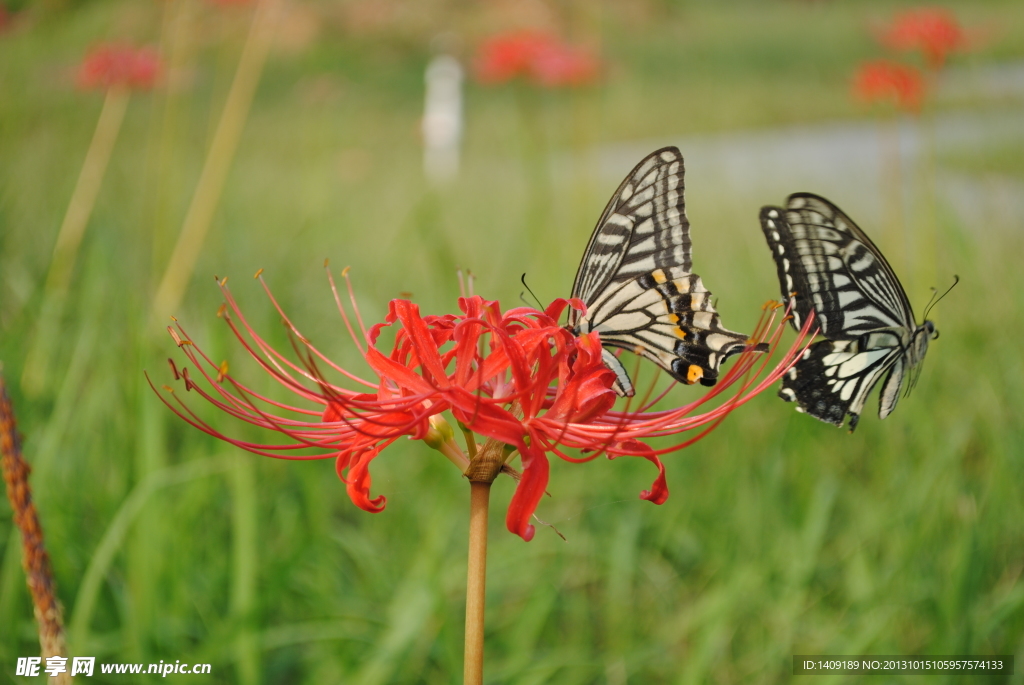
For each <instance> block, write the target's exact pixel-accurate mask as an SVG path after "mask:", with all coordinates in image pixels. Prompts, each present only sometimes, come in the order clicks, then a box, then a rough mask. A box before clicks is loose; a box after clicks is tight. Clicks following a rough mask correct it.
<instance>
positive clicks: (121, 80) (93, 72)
mask: <svg viewBox="0 0 1024 685" xmlns="http://www.w3.org/2000/svg"><path fill="white" fill-rule="evenodd" d="M160 71H161V66H160V57H159V56H158V55H157V53H156V51H154V50H152V49H150V48H133V47H131V46H128V45H113V44H110V45H101V46H99V47H96V48H94V49H93V50H91V51H90V52H89V54H87V55H86V56H85V59H83V60H82V65H81V66H80V67H79V69H78V85H79V87H81V88H86V89H94V88H95V89H107V88H113V87H122V88H129V89H133V90H146V89H149V88H152V87H153V85H154V84H155V83H156V80H157V78H159V76H160Z"/></svg>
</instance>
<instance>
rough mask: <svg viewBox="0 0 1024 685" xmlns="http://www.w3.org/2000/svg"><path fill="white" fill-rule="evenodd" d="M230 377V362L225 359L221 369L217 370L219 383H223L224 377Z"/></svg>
mask: <svg viewBox="0 0 1024 685" xmlns="http://www.w3.org/2000/svg"><path fill="white" fill-rule="evenodd" d="M227 375H228V362H227V360H226V359H225V360H224V361H222V362H221V363H220V368H219V369H217V382H218V383H223V382H224V377H225V376H227Z"/></svg>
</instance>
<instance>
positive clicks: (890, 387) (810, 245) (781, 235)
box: [761, 193, 927, 431]
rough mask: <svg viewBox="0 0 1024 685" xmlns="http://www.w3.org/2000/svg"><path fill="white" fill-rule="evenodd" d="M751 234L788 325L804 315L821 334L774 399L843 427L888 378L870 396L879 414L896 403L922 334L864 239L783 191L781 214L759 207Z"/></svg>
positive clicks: (833, 210) (819, 204)
mask: <svg viewBox="0 0 1024 685" xmlns="http://www.w3.org/2000/svg"><path fill="white" fill-rule="evenodd" d="M761 228H762V230H763V231H764V234H765V238H766V240H767V241H768V247H769V249H770V250H771V252H772V257H774V259H775V264H776V267H777V269H778V276H779V285H780V287H781V289H782V297H783V299H784V300H785V301H787V302H788V303H789V304H790V305H791V313H792V315H793V325H794V326H795V327H797V328H799V327H800V325H801V324H802V323H803V321H805V320H806V317H807V316H808V315H809V314H810V313H811V312H812V311H813V312H814V314H815V317H816V320H817V322H818V325H819V326H820V327H821V334H822V335H823V336H824V337H825V338H827V340H822V341H820V342H817V343H815V344H814V345H812V346H811V347H810V348H809V349H808V350H807V352H805V353H804V356H803V357H802V358H801V359H800V360H799V361H798V362H797V363H796V365H795V366H794V367H793V368H792V369H790V371H789V372H788V373H787V375H786V377H785V378H784V379H783V383H782V390H781V391H780V392H779V396H780V397H782V398H783V399H784V400H787V401H790V402H794V401H795V402H798V403H799V409H800V410H802V411H805V412H807V413H808V414H810V415H812V416H814V417H815V418H817V419H820V420H822V421H826V422H829V423H833V424H835V425H837V426H841V425H842V424H843V421H844V419H845V417H846V415H847V414H849V415H850V430H851V431H852V430H853V429H854V428H855V427H856V426H857V421H858V419H859V417H860V414H861V411H862V410H863V407H864V402H865V401H866V400H867V396H868V394H869V393H870V392H871V389H872V388H873V387H874V386H875V384H876V383H877V382H878V381H879V379H880V378H881V377H882V376H883V375H884V374H885V373H886V371H888V372H889V375H888V377H887V378H886V381H885V384H884V385H883V388H882V392H881V394H880V395H879V412H878V415H879V417H880V418H883V419H884V418H885V417H886V416H888V415H889V414H890V413H891V412H892V410H893V409H894V408H895V406H896V402H897V400H898V399H899V394H900V388H901V387H902V385H903V380H904V378H905V376H906V372H907V370H908V369H913V368H914V366H916V365H917V364H919V363H920V360H921V358H923V356H924V350H925V349H926V348H927V336H925V342H924V345H923V346H920V345H917V344H914V345H911V344H910V343H911V341H912V340H918V339H919V334H920V332H921V330H922V329H923V327H922V328H918V327H917V326H915V323H914V313H913V310H912V309H911V307H910V302H909V300H908V299H907V295H906V292H905V291H904V290H903V286H902V285H901V284H900V281H899V279H898V278H897V277H896V274H895V273H894V272H893V270H892V267H891V266H890V265H889V263H888V262H887V261H886V259H885V257H884V256H883V255H882V253H881V252H880V251H879V250H878V248H877V247H876V246H875V244H874V243H873V242H871V239H870V238H868V237H867V235H866V234H865V233H864V231H862V230H861V229H860V227H859V226H857V224H855V223H854V222H853V220H851V219H850V218H849V217H848V216H846V214H844V213H843V212H842V210H840V209H839V208H838V207H836V206H835V205H833V204H832V203H831V202H829V201H828V200H826V199H824V198H822V197H819V196H817V195H812V194H810V193H796V194H794V195H790V196H789V199H788V201H787V206H786V208H785V209H783V208H781V207H764V208H762V210H761Z"/></svg>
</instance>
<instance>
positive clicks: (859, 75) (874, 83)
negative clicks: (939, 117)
mask: <svg viewBox="0 0 1024 685" xmlns="http://www.w3.org/2000/svg"><path fill="white" fill-rule="evenodd" d="M924 93H925V85H924V76H923V75H922V74H921V72H920V71H919V70H918V69H916V68H914V67H911V66H907V65H905V64H899V63H898V62H890V61H888V60H874V61H871V62H864V63H863V64H861V65H860V67H859V68H858V69H857V71H856V73H855V74H854V77H853V95H854V97H855V98H857V99H858V100H861V101H862V102H866V103H868V104H872V103H875V102H891V103H893V104H895V105H896V107H898V108H900V109H904V110H908V111H915V112H916V111H917V110H919V109H920V108H921V103H922V102H923V100H924Z"/></svg>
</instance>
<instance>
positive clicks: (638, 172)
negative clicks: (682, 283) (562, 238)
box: [570, 147, 691, 323]
mask: <svg viewBox="0 0 1024 685" xmlns="http://www.w3.org/2000/svg"><path fill="white" fill-rule="evenodd" d="M666 266H680V267H682V268H683V270H685V271H687V272H688V271H690V268H691V266H690V222H689V221H688V220H687V218H686V202H685V201H684V199H683V156H682V154H681V153H680V152H679V149H678V148H675V147H666V148H662V149H660V150H656V151H655V152H652V153H651V154H649V155H648V156H647V157H645V158H644V159H643V160H641V161H640V163H639V164H637V165H636V167H634V168H633V170H632V171H631V172H629V175H628V176H626V178H625V179H624V180H623V181H622V183H621V184H620V185H619V188H618V190H616V191H615V194H614V195H612V197H611V199H610V200H609V201H608V205H607V206H606V207H605V208H604V212H603V213H602V214H601V218H600V219H599V220H598V222H597V227H596V228H595V229H594V233H593V234H592V235H591V236H590V242H589V243H588V244H587V249H586V251H585V252H584V253H583V259H582V260H580V267H579V269H578V270H577V272H576V280H575V281H574V282H573V285H572V295H573V297H578V298H580V299H581V300H583V301H584V302H586V303H588V304H589V303H591V302H593V301H595V298H596V297H597V295H598V294H599V293H600V292H601V291H603V290H604V289H605V288H607V287H609V286H610V285H613V284H615V283H623V282H625V281H628V280H630V279H632V278H635V277H637V276H639V275H640V274H642V273H649V272H651V271H654V270H655V269H658V268H663V267H666ZM570 323H574V322H572V321H570Z"/></svg>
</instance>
